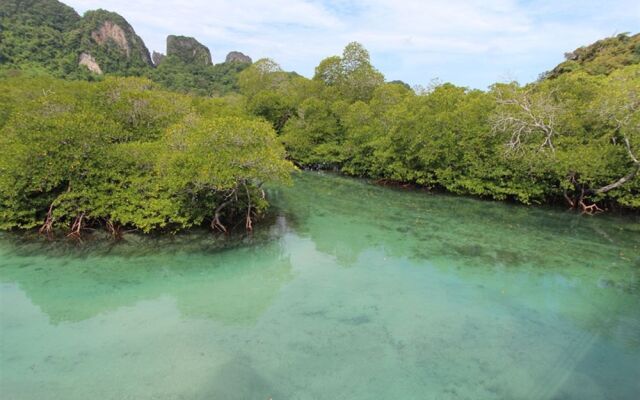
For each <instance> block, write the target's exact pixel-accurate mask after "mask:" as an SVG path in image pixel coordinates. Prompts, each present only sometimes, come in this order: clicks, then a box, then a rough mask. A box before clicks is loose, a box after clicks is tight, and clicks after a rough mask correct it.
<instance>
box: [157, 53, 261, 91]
mask: <svg viewBox="0 0 640 400" xmlns="http://www.w3.org/2000/svg"><path fill="white" fill-rule="evenodd" d="M247 67H249V64H247V63H239V62H231V63H223V64H216V65H203V64H188V63H184V62H183V61H181V60H180V59H179V58H177V57H175V56H167V57H166V58H165V59H164V60H163V61H162V62H161V63H160V65H158V66H157V67H156V68H152V69H148V70H147V71H146V72H145V75H146V76H147V77H149V78H150V79H152V80H153V81H154V82H158V83H159V84H161V85H162V86H163V87H164V88H166V89H169V90H173V91H177V92H181V93H191V94H196V95H200V96H224V95H226V94H228V93H233V92H238V91H239V86H238V74H240V72H242V71H243V70H245V69H246V68H247Z"/></svg>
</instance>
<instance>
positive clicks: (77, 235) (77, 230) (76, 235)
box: [67, 213, 85, 240]
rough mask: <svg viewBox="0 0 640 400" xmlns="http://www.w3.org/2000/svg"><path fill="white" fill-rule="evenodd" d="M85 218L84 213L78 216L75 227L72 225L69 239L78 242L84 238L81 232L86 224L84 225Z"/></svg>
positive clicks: (74, 223) (74, 222)
mask: <svg viewBox="0 0 640 400" xmlns="http://www.w3.org/2000/svg"><path fill="white" fill-rule="evenodd" d="M84 217H85V214H84V213H82V214H80V215H78V216H77V217H76V219H75V220H74V221H73V225H71V232H69V234H68V235H67V237H70V238H73V239H77V240H81V238H82V235H81V231H82V227H83V226H84V224H83V222H84Z"/></svg>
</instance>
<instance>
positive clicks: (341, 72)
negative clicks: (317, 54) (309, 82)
mask: <svg viewBox="0 0 640 400" xmlns="http://www.w3.org/2000/svg"><path fill="white" fill-rule="evenodd" d="M313 79H314V80H317V81H320V82H322V83H324V84H325V85H327V86H329V87H332V88H334V89H335V93H336V95H337V96H339V97H340V98H343V99H346V100H348V101H357V100H362V101H367V100H369V99H370V98H371V95H372V94H373V91H374V90H375V89H376V88H377V87H378V86H380V85H381V84H382V83H384V76H382V74H381V73H380V72H378V71H377V70H376V69H375V68H374V67H373V66H372V65H371V60H370V58H369V52H368V51H367V50H366V49H365V48H364V47H363V46H362V45H361V44H360V43H357V42H352V43H349V44H348V45H347V46H346V47H345V48H344V51H343V53H342V57H338V56H333V57H329V58H326V59H324V60H323V61H322V62H321V63H320V65H318V67H317V68H316V73H315V76H314V78H313Z"/></svg>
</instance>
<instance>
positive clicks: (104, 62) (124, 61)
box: [70, 10, 153, 72]
mask: <svg viewBox="0 0 640 400" xmlns="http://www.w3.org/2000/svg"><path fill="white" fill-rule="evenodd" d="M70 37H71V42H72V43H71V45H72V46H73V47H75V48H76V49H77V51H78V53H79V54H84V55H85V57H84V59H85V60H86V59H87V58H88V56H90V57H91V58H92V59H93V60H94V62H95V63H96V64H97V66H98V68H97V69H99V70H101V71H103V72H129V71H131V70H134V69H136V68H144V67H148V66H152V65H153V63H152V62H151V56H150V55H149V50H148V49H147V46H145V44H144V42H143V40H142V38H140V36H138V35H137V34H136V32H135V31H134V30H133V28H132V27H131V25H129V23H128V22H127V21H126V20H125V19H124V18H123V17H122V16H120V15H119V14H116V13H114V12H110V11H105V10H95V11H88V12H87V13H85V15H84V16H83V17H82V19H81V20H80V22H79V23H78V27H77V28H76V29H75V30H74V31H73V33H72V34H71V35H70ZM85 65H86V64H85Z"/></svg>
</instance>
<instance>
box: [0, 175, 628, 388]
mask: <svg viewBox="0 0 640 400" xmlns="http://www.w3.org/2000/svg"><path fill="white" fill-rule="evenodd" d="M271 192H272V193H271V195H272V198H273V199H274V201H275V203H276V206H277V209H278V210H279V211H278V216H277V218H274V219H273V220H272V221H271V222H268V221H267V222H263V223H262V224H261V228H260V229H259V230H258V231H257V232H256V233H255V234H254V235H253V236H252V237H250V238H244V239H241V238H235V239H214V238H213V237H212V236H211V235H209V234H206V233H192V234H189V235H181V236H178V237H176V238H173V239H142V238H139V237H135V236H129V237H128V239H127V241H126V242H124V243H120V244H117V245H114V244H112V243H109V242H104V241H96V242H88V243H85V244H84V245H82V246H76V245H65V244H60V243H57V244H55V245H50V244H46V243H43V242H33V241H22V240H19V239H17V238H15V237H14V236H11V235H4V236H3V237H2V238H0V282H1V283H0V301H1V307H0V318H1V319H0V321H1V330H0V334H1V342H0V350H1V355H0V394H1V397H2V398H3V399H263V400H267V399H273V400H278V399H331V400H335V399H576V400H588V399H634V400H635V399H638V398H640V396H639V393H640V221H639V220H638V218H634V217H624V218H623V217H615V216H609V215H600V216H597V217H587V216H580V215H577V214H574V213H569V212H562V211H559V210H549V209H540V208H527V207H520V206H510V205H506V204H500V203H491V202H483V201H478V200H471V199H466V198H458V197H449V196H443V195H431V194H428V193H416V192H407V191H400V190H392V189H387V188H380V187H377V186H374V185H372V184H368V183H366V182H362V181H356V180H350V179H345V178H339V177H335V176H326V175H318V174H314V173H305V174H300V175H299V176H298V177H297V178H296V183H295V185H294V186H293V187H291V188H284V189H278V190H272V191H271Z"/></svg>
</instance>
